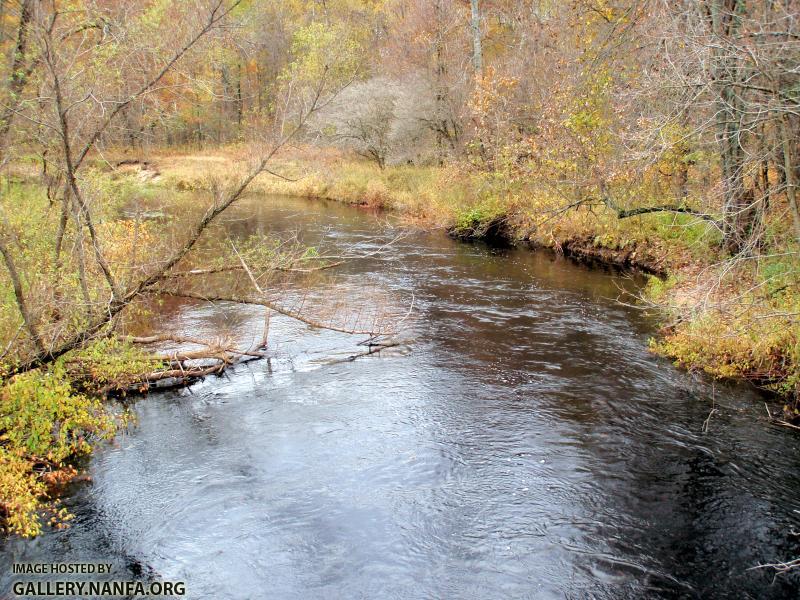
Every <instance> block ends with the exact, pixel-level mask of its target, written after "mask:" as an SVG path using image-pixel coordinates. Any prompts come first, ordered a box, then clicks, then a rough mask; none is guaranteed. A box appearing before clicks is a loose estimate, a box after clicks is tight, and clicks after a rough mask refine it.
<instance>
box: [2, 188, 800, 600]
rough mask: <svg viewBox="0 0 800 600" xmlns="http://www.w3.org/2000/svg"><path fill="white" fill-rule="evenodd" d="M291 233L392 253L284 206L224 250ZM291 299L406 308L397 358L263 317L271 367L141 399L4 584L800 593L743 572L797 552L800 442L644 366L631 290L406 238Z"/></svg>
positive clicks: (235, 231)
mask: <svg viewBox="0 0 800 600" xmlns="http://www.w3.org/2000/svg"><path fill="white" fill-rule="evenodd" d="M292 230H299V232H300V235H301V237H302V240H303V241H304V242H307V243H310V244H319V243H321V244H322V245H324V247H326V248H327V249H328V250H329V251H334V252H336V251H338V252H343V251H346V252H351V253H362V254H364V253H366V254H369V253H372V252H374V251H375V250H376V249H379V248H380V246H381V245H382V243H384V242H385V241H386V240H388V239H390V238H392V237H393V236H394V235H395V234H396V232H394V231H392V230H391V228H389V227H387V223H386V222H385V217H381V216H376V215H371V214H368V213H365V212H362V211H358V210H355V209H351V208H346V207H342V206H338V205H326V204H323V203H318V202H317V203H312V202H306V201H301V200H292V199H282V198H253V199H250V200H248V201H247V202H245V203H243V204H242V205H241V206H239V207H238V208H237V210H236V211H234V212H233V213H231V215H229V216H228V217H227V218H226V222H225V226H224V227H223V228H222V229H221V230H220V231H222V232H227V233H228V234H230V235H232V236H233V237H234V238H236V237H240V236H243V235H246V234H248V233H252V232H253V231H274V232H279V233H287V232H290V231H292ZM218 233H219V232H218ZM343 249H345V250H343ZM306 285H310V286H312V287H313V289H314V290H315V292H316V293H317V295H322V296H326V295H330V296H331V297H333V296H338V297H341V293H342V290H345V291H346V293H347V294H348V295H349V296H350V297H352V298H353V299H354V300H353V302H354V305H355V304H358V302H359V300H358V299H359V298H361V299H362V300H361V301H364V300H363V299H365V298H366V299H367V300H366V301H367V302H368V303H371V304H372V305H378V304H380V306H381V307H382V308H381V310H383V311H386V312H389V313H391V314H396V315H402V314H405V313H407V312H408V307H409V305H410V303H411V302H412V298H413V311H412V312H411V314H410V316H409V317H408V318H407V319H406V320H405V321H404V322H403V324H402V327H403V330H402V332H401V333H400V334H399V335H398V341H399V342H400V345H399V346H397V347H394V348H391V349H389V350H386V351H384V352H382V353H380V354H377V355H373V356H369V357H364V358H359V359H357V360H349V357H351V356H352V355H353V354H354V353H356V352H357V351H358V350H359V347H358V346H357V345H356V343H357V342H359V341H361V340H362V339H363V337H362V338H359V337H355V338H351V337H349V336H346V335H342V334H338V333H332V332H329V331H320V330H314V329H310V328H308V327H306V326H305V325H302V324H298V323H295V322H292V321H290V320H289V319H287V318H284V317H274V318H273V320H272V324H271V329H270V347H271V348H272V351H273V352H274V354H275V356H274V358H272V359H270V360H261V361H254V362H250V363H248V364H246V365H240V366H239V367H237V368H236V369H235V370H233V371H230V372H229V373H227V374H226V375H225V376H224V377H221V378H218V377H211V378H208V379H206V380H205V381H204V382H201V383H198V384H196V385H194V386H192V387H191V388H189V389H184V390H179V391H169V392H160V393H152V394H150V396H149V397H147V398H142V399H139V400H137V401H136V402H135V404H134V406H133V412H134V413H135V414H136V416H137V419H138V424H137V426H135V427H132V428H130V430H129V431H128V432H126V433H124V434H121V435H120V436H119V437H118V438H117V439H116V440H115V442H114V443H113V444H111V445H110V446H107V447H105V448H103V449H101V450H99V451H98V452H97V453H96V455H95V456H94V458H93V459H92V460H91V463H90V464H89V465H88V466H89V471H90V474H91V476H92V478H93V480H92V481H91V482H89V483H79V484H75V485H73V486H72V488H71V489H70V493H69V494H68V496H67V497H66V498H65V504H66V505H67V506H68V507H69V508H70V509H71V510H72V511H73V512H74V513H75V515H76V519H75V521H74V523H73V525H72V527H71V528H69V529H67V530H64V531H48V532H46V533H45V534H44V535H42V536H40V537H39V538H37V539H35V540H31V541H24V540H5V541H4V542H2V543H3V547H2V548H3V551H2V560H0V569H2V588H0V589H2V590H5V591H8V590H9V587H10V585H11V582H12V577H11V575H10V564H11V563H12V562H15V561H16V562H21V561H31V562H51V561H56V562H87V561H89V562H110V563H113V565H114V567H113V568H114V572H113V573H112V575H111V577H110V578H111V579H116V580H120V579H143V580H151V579H163V580H171V581H185V582H186V589H187V596H188V597H190V598H237V599H238V598H298V599H299V598H420V599H422V598H475V599H478V598H481V599H483V598H662V597H663V598H684V597H685V598H782V597H797V594H798V590H800V583H799V582H798V577H797V576H792V575H789V576H787V575H780V576H777V577H775V574H774V572H773V571H771V570H750V569H751V567H754V566H756V565H758V564H759V563H768V562H775V561H784V560H790V559H793V558H796V557H798V556H800V538H799V537H797V535H796V534H795V533H794V531H795V530H800V512H799V511H800V502H799V501H798V500H799V499H800V468H798V467H800V464H799V463H800V453H799V452H798V439H799V438H798V437H797V434H796V432H793V431H791V430H786V429H780V428H777V427H772V426H770V425H769V424H768V423H767V422H766V419H765V418H764V417H765V414H766V412H765V408H764V401H765V399H764V398H762V397H761V396H759V395H758V394H756V393H755V392H753V391H751V390H749V389H748V388H746V387H744V386H731V385H722V384H717V385H715V386H714V385H712V384H711V383H710V382H708V381H706V380H704V379H702V378H697V377H693V376H691V375H689V374H687V373H685V372H681V371H679V370H677V369H675V368H674V367H672V365H671V364H670V363H669V361H667V360H664V359H662V358H658V357H656V356H653V355H652V354H650V353H649V352H648V350H647V340H648V337H650V336H651V335H653V333H654V323H653V322H652V321H649V320H648V319H647V318H646V317H645V316H644V315H643V314H642V313H641V311H639V310H636V309H634V308H629V307H626V306H624V305H622V304H620V303H619V302H617V300H616V299H617V298H618V297H619V296H620V294H621V293H622V290H625V289H628V290H629V289H634V288H635V286H636V282H635V281H632V280H631V279H630V278H629V277H625V276H622V275H619V274H615V273H611V272H607V271H604V270H601V269H589V268H586V267H583V266H579V265H575V264H573V263H571V262H569V261H568V260H564V259H559V258H557V257H554V256H551V255H549V254H546V253H533V252H528V251H516V250H510V251H503V252H500V251H492V250H490V249H488V248H485V247H483V246H480V245H466V244H460V243H457V242H453V241H451V240H449V239H447V238H446V237H445V236H444V235H442V234H441V233H429V234H425V233H413V234H410V235H407V236H406V237H404V238H402V239H400V240H399V241H396V242H395V245H394V247H393V248H392V249H391V252H377V253H376V254H372V255H371V256H368V257H366V258H361V259H357V260H353V261H350V262H348V263H347V264H345V265H343V266H342V267H340V268H338V269H336V270H332V271H329V272H325V274H324V276H320V277H317V278H316V279H315V280H314V281H313V282H312V283H310V284H309V283H306ZM161 310H162V313H163V316H162V319H164V320H165V321H168V322H169V324H170V325H171V327H172V328H173V329H175V328H178V329H181V328H182V330H183V331H184V332H185V331H189V332H191V333H193V334H196V335H210V334H215V332H216V333H218V332H219V331H220V330H222V329H224V330H226V331H229V332H230V334H231V335H232V336H234V337H238V338H239V339H252V338H254V337H259V336H260V334H261V330H262V327H263V312H262V309H260V308H258V307H246V306H242V305H234V304H225V303H217V304H214V305H209V304H203V303H198V302H189V301H186V302H183V301H182V302H177V301H175V300H174V299H173V300H172V301H170V302H167V303H166V304H164V306H163V307H162V309H161ZM712 408H715V409H716V410H715V412H713V414H711V416H710V418H709V413H710V411H711V410H712ZM61 578H62V579H63V576H62V577H61Z"/></svg>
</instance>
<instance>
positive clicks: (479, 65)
mask: <svg viewBox="0 0 800 600" xmlns="http://www.w3.org/2000/svg"><path fill="white" fill-rule="evenodd" d="M470 7H471V8H472V19H471V21H470V28H471V29H472V66H473V67H475V74H476V75H477V76H480V75H481V72H482V71H483V51H482V50H481V13H480V8H479V6H478V0H470Z"/></svg>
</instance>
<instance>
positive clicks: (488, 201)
mask: <svg viewBox="0 0 800 600" xmlns="http://www.w3.org/2000/svg"><path fill="white" fill-rule="evenodd" d="M0 49H2V61H3V62H2V74H1V75H0V81H2V89H1V90H0V97H2V100H1V101H0V255H2V266H1V267H0V386H1V387H0V513H1V514H2V522H3V527H4V529H5V530H7V531H9V532H11V533H16V534H20V535H22V536H32V535H36V534H38V533H39V532H40V531H41V529H42V526H43V521H42V518H41V514H42V510H43V509H48V510H49V512H48V513H47V515H48V516H47V519H50V521H51V523H52V524H54V525H55V526H65V525H66V523H67V521H68V520H69V515H68V513H67V512H66V511H65V510H64V509H61V508H58V507H57V504H55V503H52V502H51V501H50V500H49V491H50V490H51V489H52V488H53V487H54V486H58V485H59V484H62V483H64V482H65V481H69V480H71V479H72V478H73V477H74V476H75V475H76V474H77V471H76V469H75V467H74V466H73V465H74V460H75V457H78V456H81V455H85V454H87V453H89V452H90V451H91V448H92V446H94V445H96V444H98V443H101V441H102V440H104V439H109V438H111V437H113V436H114V433H115V432H116V431H118V430H119V428H121V427H125V426H126V422H125V419H126V417H125V415H124V414H119V413H118V412H115V411H114V410H112V409H109V408H108V407H107V406H106V403H105V399H106V398H107V397H115V396H116V397H119V396H123V395H127V394H136V393H140V392H143V391H146V390H147V389H148V388H149V387H150V386H151V385H155V384H156V383H157V382H163V381H165V380H169V381H172V382H178V383H189V382H191V381H194V380H196V379H197V378H199V377H203V376H205V375H209V374H213V373H218V372H220V371H221V370H223V369H225V368H226V367H227V366H229V365H231V364H234V363H236V362H239V361H242V360H255V359H258V358H261V357H263V356H266V355H267V353H268V351H269V349H268V348H267V344H266V331H265V333H264V336H265V337H264V340H263V342H264V343H262V344H255V345H254V346H253V347H250V348H241V347H238V346H236V345H235V344H233V342H231V341H230V340H220V339H215V340H210V339H202V340H200V339H186V338H179V337H178V336H176V335H170V334H169V333H168V332H162V333H160V334H156V335H150V336H141V335H137V332H139V329H137V328H136V324H137V323H140V322H141V321H142V320H143V319H144V320H146V319H147V318H148V314H150V312H152V311H154V310H156V311H157V310H158V308H157V306H158V302H159V301H160V300H159V299H163V298H164V297H184V298H195V299H201V300H202V299H205V300H214V299H216V300H221V301H231V302H242V303H248V304H257V305H259V306H262V307H264V309H265V312H266V315H267V318H266V329H268V325H269V315H270V314H271V313H276V314H281V315H284V316H286V317H289V318H291V319H295V320H297V321H299V322H302V323H305V324H307V325H309V326H311V327H319V328H328V329H332V330H334V331H339V332H347V333H354V334H361V335H366V336H368V337H369V338H370V339H371V340H375V342H374V344H375V347H381V344H384V345H385V344H389V343H390V342H389V341H387V340H389V337H388V334H389V333H391V331H392V329H393V325H392V320H393V317H390V316H387V315H385V314H381V313H380V312H375V313H374V314H370V315H367V314H359V316H358V318H356V319H349V320H348V319H347V318H342V316H341V315H342V306H340V305H335V306H333V305H331V306H327V307H326V306H321V307H317V308H315V309H309V308H308V307H307V306H306V305H305V304H304V302H303V301H302V300H298V299H297V298H288V297H286V296H284V295H281V294H280V293H279V291H275V292H273V291H272V290H273V284H275V285H274V289H275V290H280V285H279V283H280V281H282V280H283V279H285V278H291V277H303V276H306V275H308V273H309V272H312V271H322V270H327V269H332V268H334V267H335V266H337V265H338V264H339V263H340V262H341V261H343V260H346V259H347V258H348V257H347V256H340V255H335V256H334V255H326V254H324V253H319V252H317V249H315V248H310V247H305V246H304V245H303V244H302V242H301V241H300V240H286V239H276V238H275V237H273V236H271V235H270V234H269V232H262V233H260V234H258V235H254V236H252V237H251V238H249V239H248V240H246V241H245V242H244V243H242V244H241V245H240V246H238V247H237V246H234V245H233V244H230V243H221V242H219V241H218V240H214V239H209V237H208V232H209V231H212V230H214V228H215V227H217V225H218V222H219V220H220V219H221V218H222V217H223V215H224V214H225V213H226V211H228V210H229V209H230V208H231V207H233V206H234V205H236V204H237V203H238V202H239V201H240V200H241V199H243V198H246V197H248V196H250V195H252V194H254V193H270V194H281V195H289V196H299V197H305V198H317V199H326V200H329V201H335V202H342V203H345V204H349V205H356V206H360V207H362V208H365V209H375V210H381V211H386V213H387V214H391V215H392V218H396V219H398V220H399V222H401V223H402V224H403V226H404V227H408V228H412V229H414V228H421V229H426V230H436V229H440V230H443V231H446V232H447V233H449V234H450V235H451V236H453V237H455V238H458V239H462V240H465V241H486V242H488V243H490V244H496V245H503V246H520V247H530V248H531V249H534V250H540V251H544V252H554V253H557V254H563V255H566V256H571V257H574V258H576V259H579V260H586V261H591V262H594V263H601V264H608V265H615V266H617V267H621V268H624V269H631V270H633V271H635V272H638V273H645V274H647V276H648V282H649V283H647V285H646V286H645V287H644V288H643V289H641V290H640V291H639V292H637V293H636V294H635V295H633V296H628V297H625V298H623V299H622V301H624V302H627V303H632V304H635V305H637V306H639V307H640V308H642V309H643V310H646V311H648V312H649V313H650V314H654V315H657V318H658V319H659V322H660V323H661V329H660V330H659V331H658V333H657V335H654V336H653V339H652V340H651V342H650V344H651V350H652V351H653V352H654V353H657V354H659V355H661V356H665V357H668V358H669V359H671V360H672V361H674V362H675V363H676V364H678V365H679V366H680V367H682V368H684V369H687V370H690V371H692V372H696V373H705V374H707V375H708V376H710V377H712V378H718V379H725V380H729V379H739V380H747V381H749V382H752V383H753V384H755V385H756V386H758V387H760V388H763V389H765V390H768V391H769V392H770V393H771V394H773V395H775V396H776V397H778V398H780V399H781V404H782V405H783V409H782V414H780V415H775V416H776V418H779V419H780V420H781V421H782V422H783V423H785V424H786V425H787V426H793V422H794V421H795V420H796V418H797V417H798V416H800V411H799V407H798V405H797V402H798V400H800V260H799V259H798V252H800V208H799V207H798V202H799V200H798V194H800V191H798V185H800V2H798V1H797V0H679V1H667V0H569V1H563V2H556V1H552V0H287V1H285V2H271V1H266V0H186V1H182V2H172V1H169V0H147V1H141V0H3V1H2V2H0ZM165 199H167V200H165ZM165 202H168V203H169V204H170V208H169V211H172V212H170V215H171V216H170V217H169V218H164V215H163V214H162V209H163V208H164V205H165ZM169 211H168V212H169ZM220 273H226V274H229V275H230V277H229V278H228V279H226V280H225V281H226V282H227V283H226V285H225V286H224V287H225V289H212V288H213V285H212V283H213V281H215V280H214V277H215V276H216V275H219V274H220ZM231 282H232V283H231ZM218 287H219V286H218ZM156 342H175V343H181V342H186V343H189V344H193V350H187V351H183V352H182V353H178V352H173V353H171V354H165V353H163V352H158V351H157V350H154V349H153V344H154V343H156ZM372 348H373V346H370V350H372ZM197 359H203V361H201V362H197Z"/></svg>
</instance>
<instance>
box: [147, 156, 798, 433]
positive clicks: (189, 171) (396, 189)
mask: <svg viewBox="0 0 800 600" xmlns="http://www.w3.org/2000/svg"><path fill="white" fill-rule="evenodd" d="M319 154H320V153H319V151H318V150H313V151H308V152H305V151H302V150H294V151H293V152H292V154H291V155H284V156H281V157H279V158H278V160H276V162H275V164H274V166H273V167H272V171H273V173H277V174H278V175H279V176H275V175H263V176H261V177H259V178H258V180H257V181H256V182H255V185H254V189H255V190H257V191H261V192H264V193H274V194H285V195H291V196H302V197H308V198H321V199H326V200H332V201H337V202H344V203H347V204H350V205H356V206H363V207H369V208H375V209H383V210H387V211H389V212H390V213H391V214H393V215H396V216H397V217H398V218H400V219H402V220H403V221H405V222H406V223H408V224H412V225H417V226H420V227H424V228H439V229H443V230H446V231H447V232H448V233H449V234H450V235H453V236H454V237H458V238H461V239H476V240H481V239H484V240H487V241H490V242H493V243H502V244H510V245H529V246H532V247H536V248H546V249H549V250H551V251H554V252H558V253H562V254H564V255H567V256H571V257H573V258H576V259H578V260H591V261H595V262H601V263H604V264H610V265H616V266H620V267H624V268H633V269H637V270H640V271H643V272H646V273H650V274H652V275H657V277H656V276H654V277H652V278H651V281H650V284H649V286H648V287H647V289H646V291H645V293H643V294H642V296H641V297H640V298H638V299H636V300H637V301H638V302H640V303H641V304H642V305H644V306H646V307H649V308H650V309H652V310H657V311H659V312H660V313H661V314H662V315H663V322H664V324H665V325H664V327H663V329H662V330H661V331H660V336H659V338H658V339H654V340H652V342H651V346H652V348H653V350H654V351H656V352H658V353H661V354H663V355H665V356H668V357H670V358H672V359H673V360H674V361H675V362H676V363H677V364H679V365H680V366H681V367H683V368H685V369H688V370H691V371H702V372H705V373H708V374H709V375H711V376H713V377H717V378H726V379H727V378H732V379H744V380H747V381H750V382H752V383H754V384H755V385H758V386H759V387H762V388H764V389H767V390H769V391H772V392H775V393H777V394H779V395H780V396H781V397H783V398H785V399H786V401H787V404H786V408H785V411H784V413H785V414H784V417H785V418H787V419H790V420H791V419H793V418H794V417H795V416H796V415H797V414H798V412H797V400H798V396H799V395H800V325H799V324H798V315H800V292H798V289H800V287H798V277H800V274H799V273H798V268H797V261H796V255H794V256H793V255H791V254H789V255H786V254H784V255H782V256H777V257H776V256H767V257H763V258H761V257H753V258H752V259H750V260H741V261H737V262H736V263H733V264H732V263H730V262H729V261H726V257H725V255H724V253H723V251H722V249H721V248H720V235H719V232H718V231H716V230H715V229H714V227H713V225H712V224H710V223H709V222H708V221H704V220H700V219H697V218H694V217H693V216H692V215H685V214H676V213H653V214H646V215H640V216H636V217H632V218H628V219H619V218H618V215H617V214H616V213H615V212H614V211H612V210H610V209H609V208H607V207H599V208H598V207H596V206H595V207H576V208H574V209H568V210H565V209H563V208H562V207H561V204H562V203H560V202H559V201H558V199H553V198H549V197H548V194H547V191H546V190H545V189H542V187H543V186H538V187H537V185H536V184H535V183H531V184H529V185H527V186H525V187H519V186H516V187H514V188H513V189H512V188H510V187H509V186H508V185H506V183H505V182H504V181H502V178H497V177H496V176H494V175H493V174H487V173H476V172H472V171H470V170H469V169H464V168H458V167H446V168H436V167H415V166H396V167H387V168H385V169H378V168H377V167H375V166H374V165H372V164H369V163H366V162H363V161H356V160H353V159H352V158H348V157H346V156H343V155H341V154H337V153H334V152H327V153H323V155H322V156H321V157H320V155H319ZM246 159H247V149H246V148H243V147H238V148H231V149H227V150H226V151H224V152H207V153H195V152H192V153H186V154H182V153H168V154H158V153H156V154H154V155H152V156H150V157H149V158H148V160H150V161H152V162H153V163H154V164H155V165H157V171H158V175H157V176H155V175H154V180H155V183H156V184H157V185H159V186H165V187H167V188H172V189H175V190H184V191H185V190H194V189H199V188H204V187H208V185H210V181H211V180H212V179H214V178H220V177H225V176H230V175H232V174H236V173H237V172H238V171H241V170H242V169H243V165H244V164H245V161H246ZM144 173H145V174H144V177H145V178H147V177H149V176H148V175H147V172H146V171H145V172H144ZM151 173H154V171H151Z"/></svg>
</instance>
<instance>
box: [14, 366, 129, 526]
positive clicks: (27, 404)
mask: <svg viewBox="0 0 800 600" xmlns="http://www.w3.org/2000/svg"><path fill="white" fill-rule="evenodd" d="M114 430H115V427H114V422H113V420H112V418H111V417H110V416H109V415H107V414H106V413H105V411H104V410H103V408H102V406H101V405H100V403H99V402H98V401H97V400H92V399H89V398H87V397H86V396H83V395H81V394H77V393H75V392H74V391H73V390H72V387H71V385H70V383H69V380H68V379H67V377H66V374H65V373H64V370H63V368H62V367H61V366H59V365H56V366H54V367H53V368H52V369H51V370H50V371H47V372H41V371H31V372H28V373H24V374H21V375H17V376H16V377H14V378H12V379H11V380H9V381H7V382H4V384H3V386H2V387H0V431H2V432H3V435H2V440H0V441H2V444H0V524H1V525H2V527H3V528H5V529H6V530H7V531H10V532H13V533H16V534H19V535H22V536H34V535H36V534H38V533H39V531H40V530H41V523H40V521H39V517H38V513H39V511H40V510H42V509H47V508H51V505H50V504H48V503H47V502H45V501H43V498H44V497H45V495H46V492H47V489H48V487H51V486H54V485H60V484H63V483H65V482H67V481H69V480H71V479H72V478H73V477H74V476H75V475H76V474H77V472H76V471H75V469H74V468H73V467H71V466H69V465H65V464H64V461H66V460H68V459H70V458H71V457H73V456H75V455H77V454H86V453H88V452H89V451H91V445H90V443H89V442H90V440H91V439H93V438H103V437H108V436H110V435H112V434H113V432H114ZM34 464H39V465H41V464H45V465H47V466H49V467H50V469H49V470H45V471H44V473H42V474H41V475H38V476H37V474H36V473H34V472H33V468H34ZM58 516H59V515H58V514H56V517H58ZM61 516H63V515H61ZM57 520H58V521H59V522H61V521H63V519H61V518H58V519H57Z"/></svg>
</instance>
